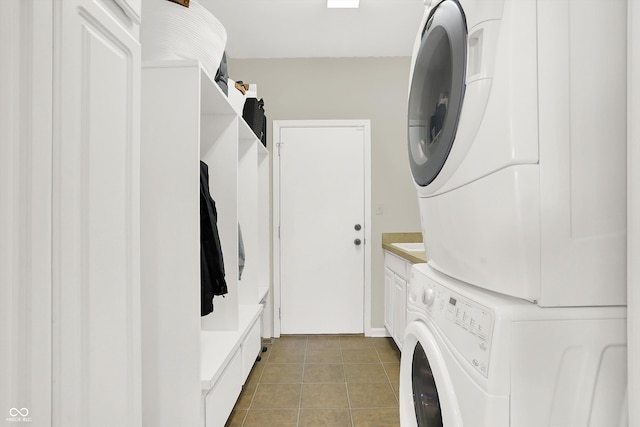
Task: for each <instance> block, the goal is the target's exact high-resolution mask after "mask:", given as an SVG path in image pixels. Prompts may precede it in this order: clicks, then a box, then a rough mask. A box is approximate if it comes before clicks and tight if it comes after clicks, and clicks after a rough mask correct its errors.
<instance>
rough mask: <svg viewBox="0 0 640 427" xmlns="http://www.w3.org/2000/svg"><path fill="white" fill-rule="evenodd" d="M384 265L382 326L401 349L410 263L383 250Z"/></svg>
mask: <svg viewBox="0 0 640 427" xmlns="http://www.w3.org/2000/svg"><path fill="white" fill-rule="evenodd" d="M384 266H385V268H384V289H385V292H384V326H385V328H387V331H388V332H389V334H390V335H391V336H392V337H393V340H394V341H395V342H396V345H397V346H398V348H399V349H400V350H402V341H403V337H404V328H405V327H406V323H407V279H408V277H409V273H410V272H411V263H410V262H409V261H407V260H404V259H402V258H400V257H398V256H396V255H394V254H392V253H390V252H388V251H385V252H384Z"/></svg>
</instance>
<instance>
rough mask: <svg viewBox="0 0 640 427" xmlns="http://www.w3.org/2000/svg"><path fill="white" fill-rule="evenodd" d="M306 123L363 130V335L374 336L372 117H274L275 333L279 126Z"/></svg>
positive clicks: (276, 317)
mask: <svg viewBox="0 0 640 427" xmlns="http://www.w3.org/2000/svg"><path fill="white" fill-rule="evenodd" d="M306 127H361V128H362V129H363V130H364V292H363V294H364V295H363V298H364V301H363V308H364V315H363V317H364V318H363V319H362V322H363V326H364V335H365V336H371V243H372V240H371V228H372V224H371V121H370V120H274V121H273V125H272V128H273V135H272V139H271V141H272V147H273V148H272V150H273V153H274V155H273V156H272V159H273V166H272V168H271V177H272V181H273V206H272V221H273V222H272V232H273V239H272V242H273V336H274V337H276V338H277V337H279V336H280V298H281V293H280V237H279V233H278V230H279V227H280V155H279V151H280V130H281V129H284V128H306Z"/></svg>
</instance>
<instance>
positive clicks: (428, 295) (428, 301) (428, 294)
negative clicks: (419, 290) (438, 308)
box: [422, 288, 436, 306]
mask: <svg viewBox="0 0 640 427" xmlns="http://www.w3.org/2000/svg"><path fill="white" fill-rule="evenodd" d="M435 297H436V296H435V293H434V292H433V289H431V288H429V289H425V290H424V293H423V294H422V303H423V304H425V305H427V306H431V305H433V301H434V299H435Z"/></svg>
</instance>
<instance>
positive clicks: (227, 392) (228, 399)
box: [204, 349, 242, 427]
mask: <svg viewBox="0 0 640 427" xmlns="http://www.w3.org/2000/svg"><path fill="white" fill-rule="evenodd" d="M241 390H242V355H241V350H240V349H238V350H237V351H236V352H235V354H234V355H233V357H232V358H231V361H230V362H229V365H227V368H226V369H225V370H224V373H223V374H222V375H221V376H220V378H219V379H218V382H216V385H215V386H213V388H212V389H211V391H209V394H207V397H206V398H205V414H204V416H205V426H206V427H223V426H224V425H225V423H226V422H227V419H228V418H229V414H231V410H232V409H233V406H234V405H235V404H236V400H238V396H240V391H241Z"/></svg>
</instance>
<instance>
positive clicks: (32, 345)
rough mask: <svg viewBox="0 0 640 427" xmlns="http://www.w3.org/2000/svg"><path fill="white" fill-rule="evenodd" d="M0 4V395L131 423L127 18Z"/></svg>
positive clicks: (134, 86)
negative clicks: (0, 97) (0, 353)
mask: <svg viewBox="0 0 640 427" xmlns="http://www.w3.org/2000/svg"><path fill="white" fill-rule="evenodd" d="M0 16H1V18H0V27H1V28H2V30H0V39H1V40H2V43H0V45H1V48H0V53H1V54H2V58H3V61H2V63H1V64H0V81H2V86H1V87H0V93H2V101H1V102H0V110H1V114H0V116H1V117H2V118H1V119H0V134H1V135H2V144H0V145H1V146H2V147H1V148H0V170H2V171H3V172H2V173H1V174H0V175H1V176H0V194H1V196H0V223H1V224H2V229H1V230H0V231H2V233H1V234H2V236H3V238H2V241H3V243H2V244H1V245H0V271H1V272H2V273H1V274H0V277H1V280H2V283H1V284H0V301H1V302H0V312H2V313H3V314H2V318H0V347H1V348H2V349H3V351H2V353H3V356H0V377H1V378H2V379H3V380H2V382H3V384H2V392H0V400H1V401H0V407H2V408H7V409H3V411H6V412H5V414H9V411H8V408H12V407H16V408H26V410H28V412H29V414H28V415H29V417H30V418H31V420H32V422H33V423H34V424H37V425H56V426H61V425H65V426H71V427H73V426H80V425H92V426H112V425H118V426H139V425H140V423H141V416H140V413H141V366H140V365H141V347H140V211H139V195H140V194H139V182H140V181H139V179H140V168H139V160H140V158H139V144H140V116H139V112H140V96H139V93H140V57H141V55H140V44H139V41H138V30H139V28H138V22H137V21H134V20H131V19H130V17H129V16H128V15H127V14H125V13H124V12H123V10H122V9H121V7H120V6H119V4H118V3H117V2H115V1H113V0H101V1H86V0H85V1H80V0H59V1H38V0H24V1H20V2H0ZM5 141H6V145H5ZM5 227H6V228H5ZM7 243H8V245H7ZM5 280H7V282H6V283H5ZM5 304H6V305H5ZM5 350H6V351H5ZM5 353H6V355H5ZM5 380H6V381H5ZM5 391H8V393H4V392H5ZM5 396H6V398H7V400H6V401H5ZM9 415H12V414H9Z"/></svg>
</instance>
